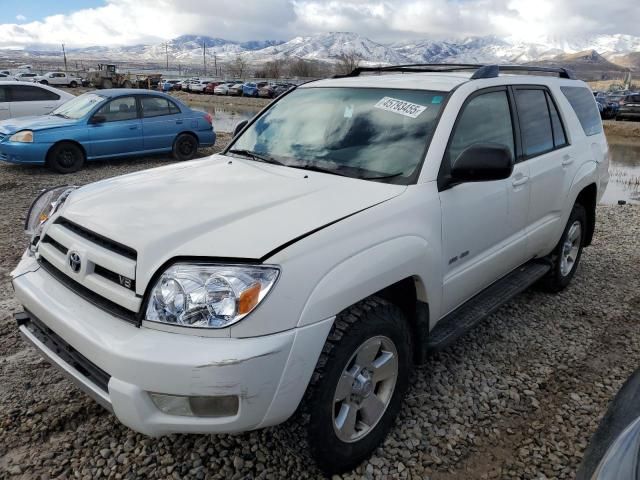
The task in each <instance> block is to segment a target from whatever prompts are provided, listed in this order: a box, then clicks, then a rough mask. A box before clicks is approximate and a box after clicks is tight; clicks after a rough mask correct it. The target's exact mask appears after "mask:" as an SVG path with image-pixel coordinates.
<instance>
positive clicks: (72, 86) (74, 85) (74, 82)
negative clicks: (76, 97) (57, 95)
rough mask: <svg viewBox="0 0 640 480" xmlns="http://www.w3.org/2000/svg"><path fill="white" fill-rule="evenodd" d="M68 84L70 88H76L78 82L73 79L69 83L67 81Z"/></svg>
mask: <svg viewBox="0 0 640 480" xmlns="http://www.w3.org/2000/svg"><path fill="white" fill-rule="evenodd" d="M69 86H70V87H71V88H76V87H77V86H78V82H76V81H75V80H72V81H71V83H69Z"/></svg>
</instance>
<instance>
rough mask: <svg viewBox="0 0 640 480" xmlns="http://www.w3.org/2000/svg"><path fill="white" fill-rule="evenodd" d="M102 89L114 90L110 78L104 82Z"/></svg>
mask: <svg viewBox="0 0 640 480" xmlns="http://www.w3.org/2000/svg"><path fill="white" fill-rule="evenodd" d="M101 88H113V82H112V81H111V80H109V79H108V78H105V79H104V80H103V81H102V86H101Z"/></svg>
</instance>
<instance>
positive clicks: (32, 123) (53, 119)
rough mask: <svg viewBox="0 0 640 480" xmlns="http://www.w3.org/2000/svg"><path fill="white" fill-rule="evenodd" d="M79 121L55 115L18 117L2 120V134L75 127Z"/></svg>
mask: <svg viewBox="0 0 640 480" xmlns="http://www.w3.org/2000/svg"><path fill="white" fill-rule="evenodd" d="M77 121H78V120H75V119H71V118H63V117H58V116H54V115H39V116H37V117H17V118H9V119H8V120H2V121H1V122H0V133H2V134H4V135H6V134H9V133H15V132H18V131H20V130H44V129H49V128H56V127H66V126H68V125H73V124H75V123H76V122H77Z"/></svg>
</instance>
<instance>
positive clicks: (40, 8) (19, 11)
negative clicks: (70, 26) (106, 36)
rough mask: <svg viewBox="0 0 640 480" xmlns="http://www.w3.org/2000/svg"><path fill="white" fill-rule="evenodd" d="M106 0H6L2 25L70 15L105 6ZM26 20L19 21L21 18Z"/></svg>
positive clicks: (0, 15) (1, 10) (3, 4)
mask: <svg viewBox="0 0 640 480" xmlns="http://www.w3.org/2000/svg"><path fill="white" fill-rule="evenodd" d="M104 3H105V2H104V0H44V1H43V0H19V1H16V0H5V1H3V2H2V7H1V8H0V23H24V22H25V21H26V22H30V21H33V20H42V19H44V18H45V17H48V16H49V15H56V14H60V13H61V14H68V13H71V12H73V11H75V10H80V9H81V8H91V7H97V6H100V5H104ZM20 15H21V16H23V17H26V20H19V19H18V18H21V17H19V16H20Z"/></svg>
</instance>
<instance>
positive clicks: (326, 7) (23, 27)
mask: <svg viewBox="0 0 640 480" xmlns="http://www.w3.org/2000/svg"><path fill="white" fill-rule="evenodd" d="M638 12H640V10H638V9H637V7H636V6H635V1H633V0H618V1H617V2H610V4H606V5H603V4H602V3H601V2H600V1H596V0H342V1H340V0H243V1H242V2H241V3H238V2H237V0H204V1H203V0H181V1H175V0H106V4H105V5H104V6H101V7H96V8H86V9H81V10H78V11H76V12H74V13H71V14H68V15H53V16H50V17H47V18H45V19H43V20H41V21H31V22H26V18H24V17H23V16H21V15H19V16H18V17H17V19H18V20H19V22H20V23H13V24H0V47H3V46H4V47H7V46H17V45H25V44H39V45H56V44H60V43H65V44H66V45H68V46H69V47H78V46H89V45H107V46H112V45H131V44H136V43H147V42H154V41H162V40H165V39H169V38H173V37H176V36H179V35H182V34H201V35H209V36H213V37H222V38H228V39H232V40H253V39H282V40H288V39H289V38H291V37H293V36H296V35H306V34H311V33H318V32H326V31H354V32H357V33H360V34H363V35H366V36H368V37H369V38H371V39H373V40H377V41H390V40H396V39H404V38H408V37H414V38H415V37H431V38H455V37H463V36H469V35H489V34H496V35H512V36H515V37H519V38H522V39H524V40H531V39H533V38H534V37H537V36H542V35H550V36H556V37H567V36H578V35H580V36H585V35H590V34H596V33H627V34H638V30H637V25H638V24H639V23H640V18H639V13H638ZM25 22H26V23H25Z"/></svg>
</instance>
